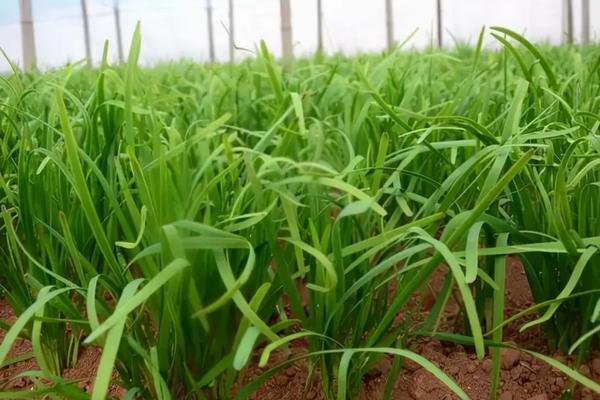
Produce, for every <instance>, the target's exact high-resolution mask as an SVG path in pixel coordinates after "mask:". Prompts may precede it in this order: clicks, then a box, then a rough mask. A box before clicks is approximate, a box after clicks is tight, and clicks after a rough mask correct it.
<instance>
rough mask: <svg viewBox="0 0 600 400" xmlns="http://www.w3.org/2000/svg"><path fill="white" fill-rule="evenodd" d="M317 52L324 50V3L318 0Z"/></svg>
mask: <svg viewBox="0 0 600 400" xmlns="http://www.w3.org/2000/svg"><path fill="white" fill-rule="evenodd" d="M317 52H318V53H322V52H323V3H322V0H317Z"/></svg>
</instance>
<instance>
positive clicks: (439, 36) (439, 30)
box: [436, 0, 444, 48]
mask: <svg viewBox="0 0 600 400" xmlns="http://www.w3.org/2000/svg"><path fill="white" fill-rule="evenodd" d="M436 23H437V44H438V47H440V48H441V47H442V46H443V45H444V40H443V32H442V0H436Z"/></svg>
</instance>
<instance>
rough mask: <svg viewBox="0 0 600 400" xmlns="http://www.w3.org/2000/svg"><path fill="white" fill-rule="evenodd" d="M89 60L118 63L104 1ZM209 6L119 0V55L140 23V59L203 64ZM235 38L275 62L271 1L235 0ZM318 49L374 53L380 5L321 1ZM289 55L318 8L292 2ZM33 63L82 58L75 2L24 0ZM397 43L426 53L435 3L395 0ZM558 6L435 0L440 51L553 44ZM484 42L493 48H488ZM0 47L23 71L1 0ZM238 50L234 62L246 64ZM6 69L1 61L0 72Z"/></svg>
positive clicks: (556, 2)
mask: <svg viewBox="0 0 600 400" xmlns="http://www.w3.org/2000/svg"><path fill="white" fill-rule="evenodd" d="M87 1H88V13H89V17H90V30H91V42H92V56H93V58H94V61H95V62H97V61H98V59H99V58H100V56H101V53H102V46H103V42H104V40H105V39H108V40H109V42H110V43H111V52H110V55H111V59H112V60H116V58H117V50H116V43H115V40H116V39H115V38H116V34H115V22H114V15H113V11H112V5H113V1H112V0H87ZM206 1H207V0H121V1H120V4H121V6H120V7H121V24H122V28H123V40H124V46H125V49H127V47H128V41H129V38H130V37H131V33H132V31H133V28H134V26H135V23H136V21H138V20H140V21H141V23H142V54H141V61H142V62H143V63H145V64H152V63H155V62H159V61H169V60H176V59H180V58H182V57H185V58H190V59H195V60H199V61H202V60H207V59H208V38H207V36H208V35H207V25H206ZM234 1H235V18H236V24H235V29H236V32H235V35H236V44H237V46H239V47H242V48H246V49H248V50H249V51H253V50H254V48H255V45H256V44H257V43H258V42H259V41H260V40H261V39H265V40H266V41H267V43H268V45H269V47H270V49H271V50H272V51H273V52H274V53H275V54H276V55H279V54H280V52H281V49H280V47H281V41H280V34H279V27H280V25H279V23H280V22H279V0H234ZM322 1H323V18H324V45H325V50H326V51H328V52H336V51H343V52H344V53H347V54H352V53H356V52H365V51H380V50H381V49H383V48H384V47H385V43H386V38H385V2H384V0H370V1H364V0H322ZM212 3H213V7H214V12H213V15H214V29H215V48H216V56H217V58H218V59H219V60H223V61H225V60H227V57H228V33H227V31H226V29H225V27H224V26H226V25H227V21H228V17H227V0H212ZM291 3H292V24H293V38H294V51H295V53H296V54H297V55H306V54H310V53H312V52H314V50H315V48H316V42H317V38H316V31H317V27H316V3H317V2H316V0H291ZM573 3H574V22H575V25H574V32H575V38H576V40H577V39H578V38H579V35H580V32H581V28H580V27H581V24H580V23H581V19H580V6H581V5H580V0H575V1H574V2H573ZM590 3H591V14H590V21H591V36H592V39H594V40H600V1H596V0H592V1H591V2H590ZM32 5H33V14H34V20H35V25H34V29H35V39H36V47H37V56H38V65H39V66H40V67H41V68H47V67H52V66H59V65H62V64H64V63H66V62H73V61H78V60H80V59H82V58H83V57H84V54H85V49H84V42H83V29H82V22H81V21H82V20H81V9H80V0H32ZM393 6H394V23H395V31H394V33H395V38H396V40H397V41H402V40H403V39H404V38H406V37H407V36H408V35H409V34H410V33H411V32H412V31H413V30H414V29H415V28H419V31H418V32H417V34H416V35H415V36H414V37H413V38H412V40H411V41H410V42H409V46H415V47H424V46H427V45H428V44H429V43H430V41H431V39H432V32H433V27H434V25H435V0H393ZM561 7H562V0H502V1H499V0H498V1H490V0H443V9H444V12H443V14H444V15H443V24H444V28H445V31H444V38H445V43H446V44H449V45H451V44H452V43H453V42H454V40H457V41H461V42H465V41H469V42H471V43H473V42H474V41H475V40H476V38H477V35H478V33H479V30H480V29H481V27H482V26H483V25H487V26H490V25H502V26H506V27H508V28H511V29H514V30H517V31H519V32H522V33H525V34H526V35H527V37H528V38H529V39H532V40H534V41H546V40H548V41H550V42H552V43H560V42H561V39H562V13H561ZM489 42H490V43H492V41H491V40H490V41H489ZM0 47H2V48H3V49H4V50H5V51H6V52H7V54H8V55H9V57H11V59H12V60H13V61H16V62H17V63H19V64H20V63H21V31H20V25H19V11H18V0H0ZM251 55H252V53H251V52H247V51H243V50H239V51H237V53H236V57H237V58H242V57H245V56H251ZM6 69H7V64H6V62H5V61H4V60H0V70H6Z"/></svg>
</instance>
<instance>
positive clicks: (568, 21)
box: [563, 0, 573, 44]
mask: <svg viewBox="0 0 600 400" xmlns="http://www.w3.org/2000/svg"><path fill="white" fill-rule="evenodd" d="M563 41H564V42H565V43H568V44H573V0H563Z"/></svg>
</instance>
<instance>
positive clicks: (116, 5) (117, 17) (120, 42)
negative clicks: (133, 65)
mask: <svg viewBox="0 0 600 400" xmlns="http://www.w3.org/2000/svg"><path fill="white" fill-rule="evenodd" d="M114 12H115V28H116V30H117V50H118V51H119V63H120V64H122V63H123V37H122V36H121V14H120V11H119V0H115V2H114Z"/></svg>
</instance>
